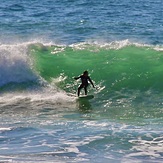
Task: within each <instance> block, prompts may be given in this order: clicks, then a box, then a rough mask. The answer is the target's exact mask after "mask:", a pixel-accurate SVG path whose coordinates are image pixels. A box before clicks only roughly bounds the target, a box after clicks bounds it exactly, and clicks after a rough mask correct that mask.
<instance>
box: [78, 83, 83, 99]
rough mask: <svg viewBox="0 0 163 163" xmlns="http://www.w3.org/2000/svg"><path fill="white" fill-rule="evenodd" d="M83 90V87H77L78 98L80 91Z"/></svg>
mask: <svg viewBox="0 0 163 163" xmlns="http://www.w3.org/2000/svg"><path fill="white" fill-rule="evenodd" d="M82 88H83V85H82V84H81V85H80V86H79V87H78V96H80V90H81V89H82Z"/></svg>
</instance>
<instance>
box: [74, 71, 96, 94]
mask: <svg viewBox="0 0 163 163" xmlns="http://www.w3.org/2000/svg"><path fill="white" fill-rule="evenodd" d="M74 79H75V80H77V79H81V82H82V83H81V84H80V86H79V87H78V96H79V95H80V90H81V89H82V88H84V91H85V95H87V87H88V85H89V83H88V81H89V82H90V83H91V84H92V86H93V88H95V86H94V84H93V82H92V80H91V78H90V77H89V76H88V71H84V72H83V74H82V75H80V76H79V77H75V78H74Z"/></svg>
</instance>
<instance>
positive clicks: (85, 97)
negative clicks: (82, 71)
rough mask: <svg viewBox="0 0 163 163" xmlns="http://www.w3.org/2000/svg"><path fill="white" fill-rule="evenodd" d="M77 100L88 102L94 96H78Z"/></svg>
mask: <svg viewBox="0 0 163 163" xmlns="http://www.w3.org/2000/svg"><path fill="white" fill-rule="evenodd" d="M78 98H79V99H87V100H90V99H92V98H94V96H93V95H84V96H79V97H78Z"/></svg>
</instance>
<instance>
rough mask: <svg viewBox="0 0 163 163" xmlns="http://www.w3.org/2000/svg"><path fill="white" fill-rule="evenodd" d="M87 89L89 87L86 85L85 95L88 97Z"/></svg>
mask: <svg viewBox="0 0 163 163" xmlns="http://www.w3.org/2000/svg"><path fill="white" fill-rule="evenodd" d="M87 87H88V85H85V87H84V91H85V95H87Z"/></svg>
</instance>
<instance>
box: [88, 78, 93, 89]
mask: <svg viewBox="0 0 163 163" xmlns="http://www.w3.org/2000/svg"><path fill="white" fill-rule="evenodd" d="M88 80H89V81H90V83H91V84H92V86H93V88H95V86H94V84H93V82H92V80H91V78H90V77H89V78H88Z"/></svg>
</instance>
